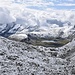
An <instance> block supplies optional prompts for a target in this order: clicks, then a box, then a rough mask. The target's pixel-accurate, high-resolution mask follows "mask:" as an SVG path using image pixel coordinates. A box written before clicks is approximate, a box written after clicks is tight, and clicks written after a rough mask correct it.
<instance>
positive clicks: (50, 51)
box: [0, 36, 75, 75]
mask: <svg viewBox="0 0 75 75" xmlns="http://www.w3.org/2000/svg"><path fill="white" fill-rule="evenodd" d="M0 75H75V40H72V41H71V42H70V43H68V44H67V45H65V46H63V47H59V48H51V47H47V48H46V47H43V46H33V45H28V44H26V43H23V42H16V41H11V40H8V39H6V38H4V37H1V36H0Z"/></svg>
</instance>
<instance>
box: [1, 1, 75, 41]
mask: <svg viewBox="0 0 75 75" xmlns="http://www.w3.org/2000/svg"><path fill="white" fill-rule="evenodd" d="M2 2H3V1H2ZM74 19H75V12H74V11H71V10H70V11H69V10H63V11H62V10H54V9H50V10H45V11H44V10H34V9H29V8H26V6H24V4H23V3H16V2H13V1H8V2H7V3H6V5H5V3H4V2H3V4H2V5H0V35H1V36H5V37H9V38H11V39H16V40H23V39H25V38H28V35H30V36H31V37H38V38H45V39H47V38H49V39H50V38H59V37H60V38H67V37H69V36H70V35H72V34H74V25H75V21H74ZM17 37H19V39H17ZM20 37H22V38H20Z"/></svg>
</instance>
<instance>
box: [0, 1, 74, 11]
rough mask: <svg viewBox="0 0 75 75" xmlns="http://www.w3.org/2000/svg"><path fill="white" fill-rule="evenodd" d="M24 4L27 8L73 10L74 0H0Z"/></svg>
mask: <svg viewBox="0 0 75 75" xmlns="http://www.w3.org/2000/svg"><path fill="white" fill-rule="evenodd" d="M0 1H1V2H3V1H13V2H15V3H19V4H22V3H23V4H24V5H25V6H26V7H27V8H30V9H38V10H44V9H47V8H53V9H59V10H60V9H61V10H62V9H67V10H75V0H0ZM1 2H0V3H1Z"/></svg>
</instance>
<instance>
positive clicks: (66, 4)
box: [57, 3, 75, 6]
mask: <svg viewBox="0 0 75 75" xmlns="http://www.w3.org/2000/svg"><path fill="white" fill-rule="evenodd" d="M57 5H58V6H75V4H73V3H62V4H57Z"/></svg>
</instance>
